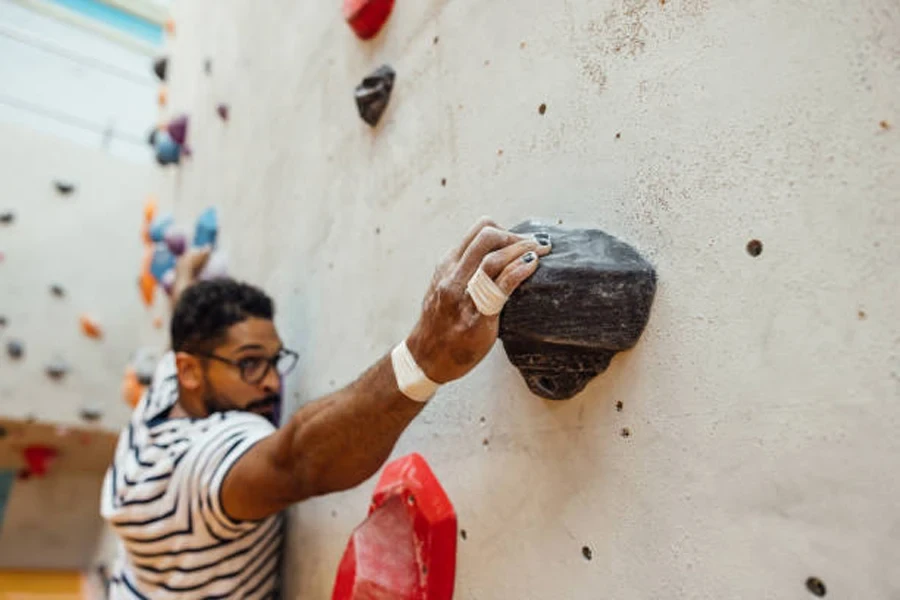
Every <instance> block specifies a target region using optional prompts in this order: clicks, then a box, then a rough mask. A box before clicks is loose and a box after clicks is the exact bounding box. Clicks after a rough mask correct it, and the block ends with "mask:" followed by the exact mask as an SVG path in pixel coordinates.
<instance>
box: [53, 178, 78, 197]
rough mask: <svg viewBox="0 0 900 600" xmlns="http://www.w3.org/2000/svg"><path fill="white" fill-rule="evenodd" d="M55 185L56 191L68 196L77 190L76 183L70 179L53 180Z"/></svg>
mask: <svg viewBox="0 0 900 600" xmlns="http://www.w3.org/2000/svg"><path fill="white" fill-rule="evenodd" d="M53 186H54V187H55V188H56V191H57V192H59V193H60V194H62V195H63V196H68V195H69V194H71V193H72V192H74V191H75V184H74V183H70V182H68V181H60V180H59V179H57V180H56V181H54V182H53Z"/></svg>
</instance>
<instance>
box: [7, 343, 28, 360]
mask: <svg viewBox="0 0 900 600" xmlns="http://www.w3.org/2000/svg"><path fill="white" fill-rule="evenodd" d="M6 353H7V354H9V357H10V358H22V357H23V356H25V344H24V343H23V342H22V341H21V340H9V341H8V342H6Z"/></svg>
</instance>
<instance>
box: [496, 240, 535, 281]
mask: <svg viewBox="0 0 900 600" xmlns="http://www.w3.org/2000/svg"><path fill="white" fill-rule="evenodd" d="M544 241H546V243H545V244H541V243H540V242H539V241H538V240H537V239H534V238H532V239H528V240H522V241H520V242H516V243H515V244H513V245H512V246H506V247H504V248H501V249H499V250H494V251H493V252H491V253H490V254H488V255H487V256H485V257H484V259H483V260H482V261H481V270H482V271H484V272H485V274H486V275H487V276H488V277H490V278H491V279H496V278H497V276H498V275H500V273H502V272H503V269H505V268H506V266H507V265H508V264H509V263H511V262H513V261H514V260H517V259H519V258H521V257H522V256H524V255H525V253H527V252H536V253H537V255H538V256H545V255H547V254H549V253H550V242H549V239H546V238H544Z"/></svg>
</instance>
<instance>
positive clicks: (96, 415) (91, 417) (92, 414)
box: [78, 404, 103, 423]
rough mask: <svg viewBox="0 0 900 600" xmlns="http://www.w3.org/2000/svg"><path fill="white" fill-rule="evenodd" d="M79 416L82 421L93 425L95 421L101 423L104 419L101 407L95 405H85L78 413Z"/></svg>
mask: <svg viewBox="0 0 900 600" xmlns="http://www.w3.org/2000/svg"><path fill="white" fill-rule="evenodd" d="M78 416H79V417H80V418H81V420H82V421H88V422H89V423H93V422H94V421H99V420H100V419H102V418H103V410H102V409H101V408H100V407H99V406H96V405H93V404H90V405H85V406H82V407H81V410H79V411H78Z"/></svg>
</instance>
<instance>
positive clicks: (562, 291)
mask: <svg viewBox="0 0 900 600" xmlns="http://www.w3.org/2000/svg"><path fill="white" fill-rule="evenodd" d="M512 231H514V232H516V233H538V232H547V233H549V234H550V238H551V239H552V240H553V252H552V253H551V254H549V255H547V256H545V257H543V258H542V259H541V264H540V267H539V268H538V270H537V272H536V273H535V274H534V275H533V276H532V277H531V278H530V279H529V280H528V281H526V282H525V283H524V284H522V285H521V286H520V287H519V288H518V289H517V290H516V291H515V292H514V293H513V294H512V296H511V297H510V299H509V302H507V304H506V307H505V308H504V310H503V312H502V313H501V315H500V339H501V340H503V346H504V348H505V349H506V354H507V356H508V357H509V360H510V362H512V364H513V365H515V366H516V367H517V368H518V369H519V371H520V372H521V373H522V376H523V377H524V378H525V383H527V384H528V388H529V389H530V390H531V391H532V392H534V393H535V394H537V395H538V396H541V397H543V398H548V399H551V400H564V399H567V398H571V397H572V396H574V395H575V394H577V393H578V392H580V391H581V390H582V389H584V387H585V386H586V385H587V384H588V382H589V381H590V380H591V379H593V378H594V377H596V376H597V375H599V374H601V373H603V372H604V371H605V370H606V369H607V367H608V366H609V363H610V361H611V360H612V358H613V356H615V354H616V353H617V352H621V351H622V350H627V349H629V348H631V347H632V346H634V345H635V344H636V343H637V341H638V338H640V336H641V333H642V332H643V331H644V327H645V326H646V324H647V320H648V319H649V317H650V307H651V305H652V304H653V297H654V295H655V293H656V272H655V271H654V269H653V266H652V265H651V264H650V263H648V262H647V261H646V260H644V258H642V257H641V255H640V254H638V252H637V251H636V250H635V249H634V248H632V247H631V246H629V245H628V244H626V243H624V242H622V241H619V240H617V239H616V238H614V237H612V236H611V235H608V234H606V233H604V232H602V231H599V230H597V229H564V228H562V227H556V226H553V225H542V224H540V223H536V222H530V221H529V222H525V223H522V224H520V225H518V226H516V227H514V228H513V229H512Z"/></svg>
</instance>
